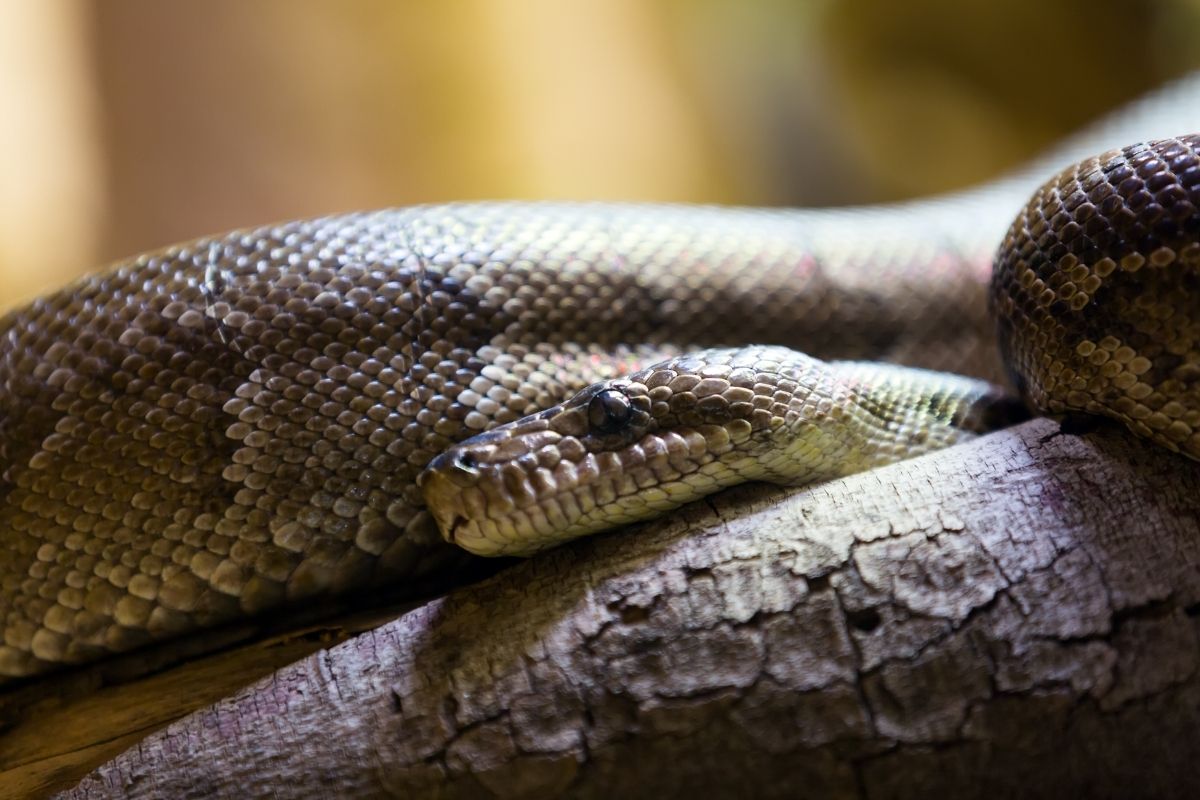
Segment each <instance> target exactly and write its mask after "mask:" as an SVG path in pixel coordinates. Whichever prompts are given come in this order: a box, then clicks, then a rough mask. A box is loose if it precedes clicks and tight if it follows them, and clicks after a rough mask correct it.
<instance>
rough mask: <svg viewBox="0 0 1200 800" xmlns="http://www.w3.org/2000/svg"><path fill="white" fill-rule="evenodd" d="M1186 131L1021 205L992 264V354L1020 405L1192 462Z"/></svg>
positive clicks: (1193, 308)
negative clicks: (1119, 433) (1100, 422)
mask: <svg viewBox="0 0 1200 800" xmlns="http://www.w3.org/2000/svg"><path fill="white" fill-rule="evenodd" d="M1198 146H1200V135H1191V136H1183V137H1180V138H1177V139H1164V140H1160V141H1154V142H1150V143H1148V144H1138V145H1133V146H1130V147H1126V148H1124V149H1121V150H1114V151H1111V152H1108V153H1105V154H1103V155H1101V156H1097V157H1095V158H1090V159H1087V160H1085V161H1082V162H1080V163H1079V164H1076V165H1075V166H1073V167H1071V168H1069V169H1067V170H1064V171H1063V172H1062V173H1060V174H1059V175H1058V176H1057V177H1056V178H1054V179H1053V180H1051V181H1049V182H1048V183H1046V184H1045V185H1044V186H1043V187H1042V188H1041V189H1040V190H1039V191H1038V192H1037V194H1035V195H1034V197H1033V199H1032V200H1030V202H1029V204H1028V205H1027V206H1025V209H1024V210H1023V211H1022V212H1021V214H1020V216H1019V217H1018V218H1017V220H1016V221H1015V222H1014V223H1013V225H1012V228H1010V229H1009V232H1008V235H1007V237H1005V241H1004V245H1003V246H1002V247H1001V250H1000V256H999V257H998V259H997V263H996V276H995V280H994V283H993V287H992V295H991V297H992V305H993V307H994V310H995V312H996V316H997V319H998V323H999V330H1000V342H1001V347H1002V348H1003V350H1004V353H1005V356H1006V360H1007V362H1008V363H1009V365H1010V367H1011V369H1012V371H1013V373H1014V375H1016V376H1018V383H1019V385H1020V387H1021V388H1022V390H1023V392H1024V394H1025V395H1026V396H1027V397H1028V399H1029V400H1030V402H1031V403H1033V405H1035V406H1036V407H1038V408H1042V409H1045V410H1047V411H1050V412H1055V413H1063V412H1068V411H1085V412H1090V413H1095V414H1103V415H1106V416H1109V417H1113V418H1115V419H1118V420H1120V421H1121V422H1123V423H1125V424H1126V425H1127V426H1129V428H1130V429H1131V430H1133V431H1135V432H1136V433H1138V434H1141V435H1142V436H1147V437H1149V438H1151V439H1153V440H1154V441H1155V442H1157V443H1158V444H1161V445H1163V446H1165V447H1169V448H1171V449H1172V450H1176V451H1181V452H1183V453H1186V454H1187V455H1189V456H1191V457H1193V458H1200V156H1198V155H1197V147H1198Z"/></svg>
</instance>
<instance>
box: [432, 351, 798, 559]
mask: <svg viewBox="0 0 1200 800" xmlns="http://www.w3.org/2000/svg"><path fill="white" fill-rule="evenodd" d="M769 350H770V348H762V349H761V350H760V351H757V352H759V353H763V352H767V351H769ZM734 353H740V354H742V355H740V356H736V357H735V356H734V355H733V354H734ZM755 357H756V356H754V355H751V356H747V355H746V351H745V350H744V349H743V350H740V351H728V350H712V351H704V352H701V353H697V354H694V355H690V356H687V357H681V358H676V359H671V360H668V361H664V362H662V363H660V364H656V365H654V366H652V367H649V368H648V369H645V370H642V371H641V372H637V373H634V374H632V375H630V376H628V377H627V378H620V379H614V380H608V381H603V382H600V383H596V384H593V385H591V386H589V387H587V388H586V389H584V390H582V391H581V392H579V393H578V394H576V395H575V396H574V397H572V398H570V399H569V400H567V401H566V402H564V403H562V404H561V405H558V406H555V407H553V408H550V409H548V410H546V411H542V412H540V413H537V414H534V415H532V416H528V417H525V418H523V419H520V420H517V421H515V422H512V423H509V424H506V425H502V426H500V427H497V428H495V429H493V430H491V431H488V432H486V433H483V434H480V435H478V436H476V437H474V438H471V439H468V440H466V441H464V442H462V443H460V444H458V445H455V446H453V447H451V448H450V449H449V450H447V451H446V452H444V453H442V454H441V455H439V456H438V457H437V458H435V459H434V460H433V461H432V462H430V464H429V466H428V468H427V469H426V470H425V472H423V473H422V474H421V476H420V477H419V478H418V485H419V486H420V488H421V490H422V492H423V493H424V496H425V501H426V504H427V506H428V508H429V510H430V511H431V513H432V514H433V517H434V519H435V520H436V521H437V524H438V528H439V529H440V530H441V532H442V535H443V536H444V537H445V538H446V539H447V540H448V541H450V542H452V543H454V544H457V545H459V546H461V547H463V548H465V549H467V550H469V551H471V552H473V553H476V554H478V555H531V554H532V553H534V552H537V551H538V550H541V549H544V548H546V547H550V546H552V545H555V544H557V543H559V542H561V541H564V540H567V539H571V538H575V537H577V536H582V535H584V534H588V533H594V532H598V531H601V530H605V529H608V528H613V527H617V526H620V525H624V524H627V523H630V522H634V521H637V520H641V519H645V518H648V517H652V516H657V515H659V514H661V513H663V512H664V511H667V510H670V509H673V508H676V507H678V506H680V505H682V504H683V503H686V502H688V501H690V500H693V499H696V498H698V497H700V496H703V495H705V494H709V493H711V492H713V491H716V490H717V489H720V488H722V487H724V486H729V485H732V484H734V483H741V482H743V481H745V480H752V479H755V478H757V477H760V476H759V475H758V474H757V472H756V466H755V465H756V464H757V462H756V460H755V459H754V457H753V452H755V451H757V450H758V449H759V448H758V447H756V444H755V440H756V439H761V438H762V437H763V436H764V435H767V436H769V434H770V432H771V431H772V430H773V429H775V428H778V427H779V425H780V424H782V421H783V420H782V417H783V415H784V414H785V413H786V408H783V407H779V404H777V403H775V401H774V398H773V397H771V396H767V395H764V394H763V386H764V383H763V373H762V371H761V369H757V368H756V366H758V367H761V366H762V365H761V364H758V365H752V364H750V363H746V364H738V363H733V362H732V361H731V359H734V358H742V359H743V361H745V360H747V359H753V358H755ZM756 386H757V387H758V389H757V394H756V389H755V387H756ZM774 388H775V387H772V391H774ZM756 397H757V398H758V401H757V403H756V402H755V398H756ZM773 404H774V405H775V406H776V407H774V408H772V406H773Z"/></svg>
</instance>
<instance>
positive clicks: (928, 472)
mask: <svg viewBox="0 0 1200 800" xmlns="http://www.w3.org/2000/svg"><path fill="white" fill-rule="evenodd" d="M1057 430H1058V428H1057V426H1056V425H1055V424H1054V423H1051V422H1049V421H1046V420H1036V421H1034V422H1031V423H1027V424H1025V425H1023V426H1020V427H1019V428H1015V429H1012V430H1009V431H1005V432H1001V433H999V434H996V435H993V436H990V437H986V438H984V439H980V440H978V441H976V442H973V443H971V444H968V445H966V446H961V447H957V448H954V449H951V450H948V451H943V452H941V453H937V454H933V455H931V456H927V457H924V458H921V459H917V460H914V461H911V462H907V463H902V464H897V465H895V466H892V467H889V468H886V469H882V470H878V471H876V472H872V473H868V474H863V475H857V476H853V477H850V478H846V479H843V480H840V481H836V482H832V483H828V484H824V485H821V486H817V487H814V488H811V489H807V490H801V491H795V492H792V493H790V494H787V495H781V493H780V492H779V491H778V490H773V489H770V488H766V487H747V488H744V489H742V490H739V491H735V492H729V493H726V494H723V495H720V496H717V497H715V498H712V499H711V500H710V502H708V503H699V504H694V505H692V506H689V507H687V508H685V509H683V510H681V511H680V512H679V513H677V514H676V515H675V516H674V517H673V518H671V519H669V520H666V521H661V522H659V523H657V524H652V525H645V526H641V527H638V528H636V529H631V530H629V531H627V532H624V533H621V534H617V535H611V536H605V537H599V538H596V539H593V540H590V541H583V542H580V543H578V544H577V545H574V546H571V547H566V548H562V549H559V550H557V551H554V552H552V553H549V554H546V555H544V556H542V557H539V558H536V559H533V560H531V561H529V562H527V563H523V564H520V565H518V566H517V567H515V568H513V569H510V570H508V571H506V572H504V573H503V574H501V575H499V576H497V577H496V578H493V579H491V580H489V581H487V582H485V583H483V584H479V585H477V586H474V587H470V588H467V589H465V590H460V591H457V592H455V593H453V594H451V595H450V596H448V597H446V598H443V599H441V600H437V601H434V602H432V603H429V604H427V605H425V606H423V607H422V608H419V609H417V610H415V611H412V612H410V613H408V614H406V615H405V616H403V617H401V618H399V619H397V620H396V621H394V622H392V623H390V624H388V625H386V626H384V627H382V628H379V629H377V630H374V631H371V632H369V633H366V634H363V635H360V636H358V637H357V638H355V639H352V640H350V641H348V642H345V643H344V644H341V645H339V646H337V647H335V648H333V649H331V650H328V651H322V652H319V653H317V654H314V655H313V656H311V657H309V658H307V659H305V660H303V661H300V662H297V663H295V664H292V665H290V666H288V667H285V668H283V669H281V670H279V671H278V672H277V673H276V674H275V675H273V676H272V677H270V678H268V679H266V680H264V681H261V682H259V683H257V684H256V685H254V686H252V687H250V688H248V689H245V690H243V691H242V692H240V693H239V694H237V695H236V696H234V697H231V698H229V699H227V700H225V701H222V702H220V703H218V704H217V705H215V706H212V707H210V708H207V709H204V710H202V711H199V712H197V713H195V714H193V715H192V716H190V717H188V718H186V719H184V720H181V721H180V722H178V723H176V724H174V725H172V726H170V727H169V728H166V729H165V730H163V731H160V732H158V733H157V734H154V735H152V736H151V737H149V738H148V739H146V740H145V741H143V742H142V743H141V744H139V745H138V746H137V747H135V748H133V749H131V750H128V751H127V752H125V753H124V754H123V755H121V756H120V757H118V758H117V759H115V760H114V761H112V762H110V763H108V764H106V765H104V766H102V767H100V768H99V769H97V770H96V771H94V772H93V773H92V774H91V775H89V776H88V777H87V779H85V781H84V782H83V783H82V784H81V785H80V786H79V788H77V789H76V790H75V792H74V793H73V794H71V795H70V796H73V797H87V798H93V797H131V798H132V797H137V798H148V797H178V796H209V795H217V796H221V795H227V796H238V797H249V796H255V795H259V794H265V793H267V792H268V791H270V792H273V793H274V794H273V796H275V797H306V796H313V795H317V794H322V793H328V794H338V795H342V796H374V795H396V796H405V797H415V796H429V795H435V794H436V795H437V796H440V797H447V798H454V797H479V796H496V797H540V796H547V795H556V794H564V795H567V796H573V797H600V796H605V797H608V796H638V797H661V796H679V795H682V794H684V793H685V792H697V793H701V794H703V795H704V796H714V795H735V794H736V795H740V796H750V795H753V796H767V797H771V796H780V797H783V796H786V797H795V796H797V795H811V796H818V797H831V796H848V797H854V796H867V797H872V798H875V797H916V796H921V797H928V796H937V795H938V793H942V794H947V795H950V796H954V797H976V796H977V797H984V796H988V797H991V796H995V795H996V794H1001V795H1009V794H1020V795H1022V796H1047V797H1049V796H1061V795H1063V794H1068V793H1069V794H1080V793H1083V794H1087V795H1089V796H1106V795H1122V796H1128V795H1152V796H1157V797H1167V796H1185V795H1186V794H1188V793H1190V791H1191V790H1193V789H1194V787H1195V786H1196V785H1198V782H1200V736H1198V735H1197V730H1198V724H1197V723H1198V712H1197V709H1198V708H1200V671H1198V670H1197V665H1198V664H1200V646H1198V625H1197V618H1198V617H1200V465H1197V464H1195V463H1194V462H1191V461H1188V460H1186V459H1184V458H1182V457H1179V456H1176V455H1173V454H1170V453H1166V452H1160V451H1158V450H1157V449H1156V448H1154V447H1152V446H1150V445H1146V444H1143V443H1141V442H1138V441H1134V440H1133V439H1132V438H1131V437H1129V436H1128V435H1127V434H1125V433H1124V432H1123V431H1119V430H1115V429H1104V430H1100V431H1098V432H1096V433H1092V434H1088V435H1087V436H1084V437H1075V436H1070V435H1062V434H1058V433H1057Z"/></svg>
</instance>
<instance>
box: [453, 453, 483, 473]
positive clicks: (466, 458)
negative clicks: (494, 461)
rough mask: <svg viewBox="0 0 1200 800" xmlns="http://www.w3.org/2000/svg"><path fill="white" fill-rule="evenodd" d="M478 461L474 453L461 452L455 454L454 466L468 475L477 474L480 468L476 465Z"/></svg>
mask: <svg viewBox="0 0 1200 800" xmlns="http://www.w3.org/2000/svg"><path fill="white" fill-rule="evenodd" d="M478 463H479V462H478V461H477V460H476V458H475V456H474V454H473V453H470V452H461V453H456V454H455V455H454V461H453V466H454V468H455V469H456V470H459V471H460V472H465V473H467V474H468V475H475V474H477V473H478V470H476V469H475V467H476V466H478Z"/></svg>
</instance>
